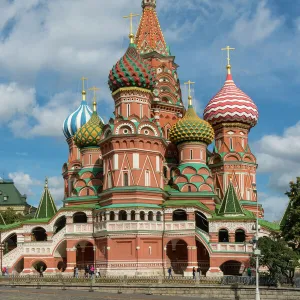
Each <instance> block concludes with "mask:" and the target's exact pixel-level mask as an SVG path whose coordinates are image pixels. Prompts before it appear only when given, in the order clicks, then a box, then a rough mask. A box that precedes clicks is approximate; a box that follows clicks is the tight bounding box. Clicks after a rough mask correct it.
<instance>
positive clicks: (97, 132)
mask: <svg viewBox="0 0 300 300" xmlns="http://www.w3.org/2000/svg"><path fill="white" fill-rule="evenodd" d="M102 128H103V122H102V120H101V119H100V117H99V116H98V114H97V109H96V102H94V112H93V114H92V116H91V118H90V120H89V121H88V122H87V123H86V124H84V125H83V126H82V127H80V128H79V129H78V130H77V132H76V134H75V136H74V142H75V144H76V146H77V147H78V148H85V147H94V146H97V145H98V142H99V141H100V136H101V133H102Z"/></svg>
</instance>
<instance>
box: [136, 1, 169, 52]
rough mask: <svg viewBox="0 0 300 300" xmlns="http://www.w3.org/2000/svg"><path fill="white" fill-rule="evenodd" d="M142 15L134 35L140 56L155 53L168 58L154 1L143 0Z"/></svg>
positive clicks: (167, 50)
mask: <svg viewBox="0 0 300 300" xmlns="http://www.w3.org/2000/svg"><path fill="white" fill-rule="evenodd" d="M142 7H143V15H142V17H141V20H140V24H139V28H138V30H137V33H136V37H135V43H136V45H137V48H138V50H139V51H140V53H141V54H145V53H150V52H153V51H156V52H158V53H160V54H162V55H165V56H169V55H170V53H169V48H168V47H167V45H166V42H165V38H164V35H163V33H162V30H161V28H160V24H159V21H158V18H157V14H156V10H155V8H156V0H143V1H142Z"/></svg>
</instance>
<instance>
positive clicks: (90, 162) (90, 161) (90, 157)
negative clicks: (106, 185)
mask: <svg viewBox="0 0 300 300" xmlns="http://www.w3.org/2000/svg"><path fill="white" fill-rule="evenodd" d="M91 164H92V155H91V154H90V155H89V165H91Z"/></svg>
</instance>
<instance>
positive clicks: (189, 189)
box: [188, 185, 192, 193]
mask: <svg viewBox="0 0 300 300" xmlns="http://www.w3.org/2000/svg"><path fill="white" fill-rule="evenodd" d="M191 191H192V188H191V186H190V185H189V186H188V192H189V193H190V192H191Z"/></svg>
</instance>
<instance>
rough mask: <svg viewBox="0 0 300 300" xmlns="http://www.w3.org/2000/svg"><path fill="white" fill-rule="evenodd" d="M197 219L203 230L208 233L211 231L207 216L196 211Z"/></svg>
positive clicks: (199, 226) (198, 225)
mask: <svg viewBox="0 0 300 300" xmlns="http://www.w3.org/2000/svg"><path fill="white" fill-rule="evenodd" d="M195 221H196V227H198V228H200V229H201V230H203V231H205V232H207V233H208V232H209V227H208V221H207V218H206V216H205V215H204V214H203V213H202V212H200V211H195Z"/></svg>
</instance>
